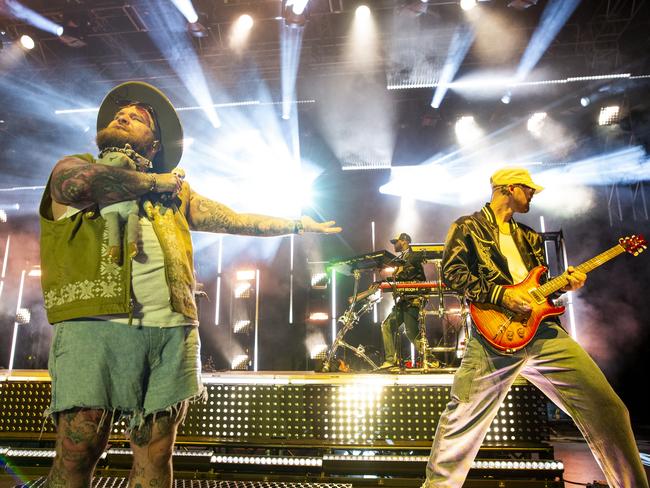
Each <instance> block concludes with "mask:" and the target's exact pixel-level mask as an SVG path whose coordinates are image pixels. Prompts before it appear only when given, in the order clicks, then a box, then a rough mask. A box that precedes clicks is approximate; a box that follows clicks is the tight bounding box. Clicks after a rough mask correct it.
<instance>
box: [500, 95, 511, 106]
mask: <svg viewBox="0 0 650 488" xmlns="http://www.w3.org/2000/svg"><path fill="white" fill-rule="evenodd" d="M510 100H512V94H511V93H510V92H508V93H506V94H504V95H503V96H502V97H501V103H503V104H505V105H508V104H509V103H510Z"/></svg>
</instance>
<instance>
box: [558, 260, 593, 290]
mask: <svg viewBox="0 0 650 488" xmlns="http://www.w3.org/2000/svg"><path fill="white" fill-rule="evenodd" d="M562 276H564V278H566V280H567V284H566V286H565V287H564V288H562V289H561V290H560V291H562V292H567V291H576V290H578V289H579V288H582V287H583V286H584V285H585V281H587V273H583V272H582V271H579V270H577V269H576V268H574V267H573V266H569V267H568V268H567V269H566V271H565V272H564V273H563V274H562Z"/></svg>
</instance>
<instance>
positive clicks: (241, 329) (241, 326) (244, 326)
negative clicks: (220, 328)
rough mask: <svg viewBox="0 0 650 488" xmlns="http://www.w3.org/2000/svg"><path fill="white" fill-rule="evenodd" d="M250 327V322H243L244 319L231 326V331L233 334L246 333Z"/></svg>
mask: <svg viewBox="0 0 650 488" xmlns="http://www.w3.org/2000/svg"><path fill="white" fill-rule="evenodd" d="M250 325H251V321H250V320H244V319H241V320H237V321H236V322H235V323H234V324H233V326H232V331H233V333H235V334H243V333H247V332H248V330H249V328H250Z"/></svg>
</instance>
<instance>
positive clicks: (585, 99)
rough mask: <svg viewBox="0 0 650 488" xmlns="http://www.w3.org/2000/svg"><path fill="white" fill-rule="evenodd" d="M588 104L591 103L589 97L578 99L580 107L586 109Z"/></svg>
mask: <svg viewBox="0 0 650 488" xmlns="http://www.w3.org/2000/svg"><path fill="white" fill-rule="evenodd" d="M590 103H591V100H589V97H582V98H581V99H580V105H582V106H583V107H586V106H587V105H589V104H590Z"/></svg>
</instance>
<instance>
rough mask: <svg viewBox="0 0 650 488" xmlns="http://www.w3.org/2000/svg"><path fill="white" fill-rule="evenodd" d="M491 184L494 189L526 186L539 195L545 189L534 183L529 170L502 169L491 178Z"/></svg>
mask: <svg viewBox="0 0 650 488" xmlns="http://www.w3.org/2000/svg"><path fill="white" fill-rule="evenodd" d="M490 184H491V185H492V188H494V187H497V186H505V185H526V186H528V187H530V188H532V189H533V190H535V193H539V192H540V191H542V190H543V189H544V187H543V186H540V185H538V184H537V183H535V182H534V181H533V179H532V178H531V177H530V173H529V172H528V170H526V169H524V168H503V169H500V170H498V171H496V172H495V173H494V174H493V175H492V176H491V177H490Z"/></svg>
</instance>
